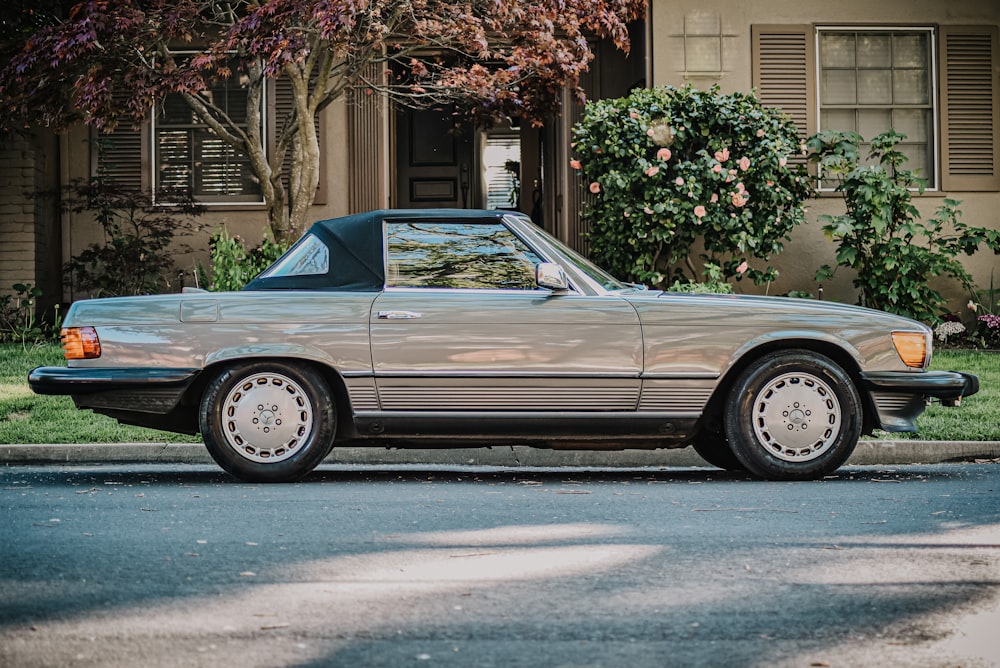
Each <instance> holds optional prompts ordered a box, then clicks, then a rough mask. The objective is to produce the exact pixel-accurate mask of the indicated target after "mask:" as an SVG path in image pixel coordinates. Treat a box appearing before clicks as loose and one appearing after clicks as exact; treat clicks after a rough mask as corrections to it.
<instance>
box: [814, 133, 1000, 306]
mask: <svg viewBox="0 0 1000 668" xmlns="http://www.w3.org/2000/svg"><path fill="white" fill-rule="evenodd" d="M903 139H905V135H901V134H899V133H896V132H894V131H892V130H890V131H889V132H885V133H882V134H880V135H878V136H877V137H875V138H874V139H872V142H871V150H870V152H869V156H868V158H869V162H872V161H873V162H874V164H863V161H862V160H861V158H860V156H859V153H858V151H859V145H860V144H861V143H862V142H863V139H862V137H861V136H860V135H858V134H857V133H854V132H834V131H824V132H820V133H818V134H816V135H813V136H812V137H810V138H809V140H808V142H807V145H808V147H809V149H810V150H811V151H812V152H813V155H812V159H813V160H815V161H816V162H817V163H818V164H819V167H820V170H821V172H822V176H823V178H825V179H827V178H834V179H836V180H837V181H838V185H837V188H836V190H837V192H840V193H842V194H843V195H844V204H845V206H846V208H847V212H846V213H845V214H844V215H840V216H829V215H824V216H820V222H821V223H822V224H823V231H824V232H825V233H826V235H827V237H828V238H830V239H832V240H833V241H834V242H835V243H836V244H837V265H838V266H840V267H849V268H851V269H854V270H855V271H856V272H857V275H856V277H855V278H854V286H855V287H856V288H857V289H858V291H859V295H858V303H859V304H861V305H862V306H868V307H870V308H875V309H879V310H882V311H889V312H890V313H897V314H899V315H904V316H907V317H910V318H914V319H916V320H922V321H924V322H928V323H937V322H939V321H940V320H941V318H942V316H943V315H944V307H945V301H946V300H945V299H944V297H943V296H942V295H941V293H940V292H938V291H937V290H935V289H934V288H932V287H931V286H930V285H928V282H927V281H928V278H930V277H941V276H948V277H951V278H952V279H954V280H957V281H959V282H960V283H961V284H962V285H963V287H964V288H966V289H967V290H968V291H969V292H970V293H972V294H975V287H974V285H973V281H972V277H971V276H970V275H969V273H968V271H966V269H965V267H964V266H963V265H962V263H961V261H960V259H959V258H960V256H961V255H962V254H963V253H964V254H967V255H972V254H973V253H975V252H976V251H977V250H979V248H980V247H981V246H986V247H987V248H990V249H992V250H993V252H994V253H1000V232H997V231H994V230H989V229H985V228H981V227H971V226H969V225H966V224H965V223H963V222H961V221H960V220H959V216H960V215H961V212H960V211H959V209H958V205H959V204H960V202H958V201H955V200H952V199H945V200H944V201H943V203H942V205H941V206H940V207H939V208H938V209H937V213H936V214H935V215H934V216H933V217H932V218H929V219H928V220H926V221H922V220H920V213H919V212H918V211H917V209H916V207H915V206H914V205H913V201H912V199H913V193H914V192H923V190H924V188H925V186H926V182H925V181H924V180H923V179H921V178H919V177H917V176H916V175H915V174H914V173H913V172H910V171H907V170H905V169H903V167H902V166H903V163H904V162H905V161H906V156H905V155H903V154H902V153H901V152H900V151H898V150H896V145H897V144H898V143H899V142H900V141H902V140H903ZM834 271H835V270H834V269H832V268H830V267H829V266H824V267H821V268H820V270H819V271H818V272H817V274H816V279H817V280H820V281H822V280H827V279H828V278H830V277H831V276H832V275H833V273H834Z"/></svg>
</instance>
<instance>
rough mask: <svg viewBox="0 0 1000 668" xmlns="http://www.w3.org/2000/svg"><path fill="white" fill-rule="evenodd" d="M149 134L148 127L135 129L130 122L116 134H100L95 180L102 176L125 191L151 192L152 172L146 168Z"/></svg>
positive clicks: (143, 125)
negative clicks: (144, 152) (146, 147)
mask: <svg viewBox="0 0 1000 668" xmlns="http://www.w3.org/2000/svg"><path fill="white" fill-rule="evenodd" d="M148 131H149V126H148V125H147V124H145V123H144V124H142V126H140V127H137V128H133V127H132V126H131V124H130V123H129V122H128V121H125V122H123V123H122V124H121V125H119V126H118V127H117V128H115V130H114V132H111V133H108V134H105V133H97V134H96V135H95V142H96V143H99V144H100V147H99V148H97V147H96V145H95V154H94V161H93V164H94V165H95V167H96V169H95V171H94V176H97V174H98V173H100V174H101V175H102V176H103V177H104V178H105V179H107V180H108V181H111V182H113V183H115V185H117V186H118V187H120V188H122V189H125V190H134V191H142V190H148V189H149V180H148V178H147V171H148V169H147V168H146V167H144V165H145V160H144V159H143V137H144V136H145V134H146V133H148Z"/></svg>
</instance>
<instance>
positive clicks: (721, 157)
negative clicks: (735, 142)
mask: <svg viewBox="0 0 1000 668" xmlns="http://www.w3.org/2000/svg"><path fill="white" fill-rule="evenodd" d="M715 159H716V160H718V161H719V162H725V161H726V160H729V149H728V148H724V149H722V150H721V151H716V152H715Z"/></svg>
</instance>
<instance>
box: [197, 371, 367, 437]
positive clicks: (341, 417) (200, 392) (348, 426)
mask: <svg viewBox="0 0 1000 668" xmlns="http://www.w3.org/2000/svg"><path fill="white" fill-rule="evenodd" d="M260 362H276V363H282V364H288V363H294V364H298V365H301V366H305V367H309V368H311V369H314V370H316V371H318V372H319V373H320V375H321V376H322V377H323V380H324V381H326V384H327V387H328V388H329V389H330V392H331V394H332V396H333V404H334V407H335V408H336V410H337V416H338V419H337V433H336V440H340V439H341V438H342V437H346V436H347V435H349V433H350V432H351V431H352V430H353V429H354V421H353V419H350V416H352V415H353V412H352V409H351V400H350V396H349V395H348V392H347V383H346V382H345V381H344V378H343V376H342V375H341V374H340V372H339V371H338V370H337V369H336V367H334V366H331V365H330V364H328V363H326V362H325V361H320V360H317V359H314V358H309V357H298V356H287V355H274V354H271V355H259V356H245V357H233V356H226V357H223V358H221V359H217V360H216V361H214V362H212V363H211V364H208V365H206V366H205V367H204V368H203V369H202V370H201V373H199V374H198V377H197V378H196V379H195V380H194V382H192V383H191V386H190V387H188V389H187V391H186V392H185V394H184V398H183V399H182V402H181V403H182V404H183V405H184V406H186V407H189V408H190V411H191V413H192V414H193V416H194V421H195V424H197V421H198V415H197V412H198V407H199V405H200V404H201V399H202V397H203V396H204V394H205V390H206V388H207V387H208V384H209V383H211V382H212V380H213V379H215V378H217V377H218V376H219V375H220V374H222V373H224V372H225V371H227V370H229V369H234V368H237V367H239V366H241V365H243V364H248V363H260ZM345 418H347V419H345Z"/></svg>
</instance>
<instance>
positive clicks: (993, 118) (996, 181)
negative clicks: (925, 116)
mask: <svg viewBox="0 0 1000 668" xmlns="http://www.w3.org/2000/svg"><path fill="white" fill-rule="evenodd" d="M940 49H941V134H942V153H941V163H942V164H941V168H942V172H943V174H942V176H943V181H942V185H943V187H944V189H945V190H967V191H975V190H978V191H983V190H986V191H995V190H1000V164H998V163H1000V99H998V98H1000V92H998V87H1000V85H998V82H997V76H998V72H1000V68H998V46H997V28H996V27H992V26H942V27H941V47H940Z"/></svg>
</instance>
